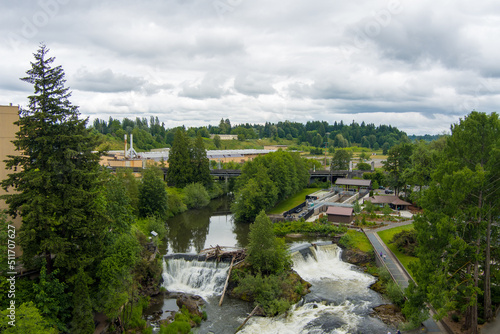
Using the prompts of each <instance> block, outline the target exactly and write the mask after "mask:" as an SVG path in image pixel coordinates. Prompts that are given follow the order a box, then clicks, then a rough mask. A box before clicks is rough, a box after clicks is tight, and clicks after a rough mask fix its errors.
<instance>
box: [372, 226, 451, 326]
mask: <svg viewBox="0 0 500 334" xmlns="http://www.w3.org/2000/svg"><path fill="white" fill-rule="evenodd" d="M412 223H413V221H412V220H409V221H405V222H401V223H391V224H390V225H386V226H383V227H380V228H377V229H372V230H365V233H366V236H367V237H368V239H369V240H370V242H371V244H372V246H373V248H374V249H375V254H376V256H378V257H380V254H381V253H382V254H386V255H387V257H386V258H385V259H382V261H383V262H384V264H385V266H386V268H387V270H388V271H389V272H390V274H391V276H392V277H393V278H394V280H395V281H396V283H397V284H398V285H399V286H400V287H401V289H403V290H404V289H405V288H406V287H407V286H408V281H409V280H410V279H411V277H410V276H409V274H408V273H407V272H406V270H405V269H404V268H403V267H402V266H401V264H400V262H399V261H398V260H397V259H396V256H395V255H394V254H393V253H392V252H391V250H390V249H389V248H388V247H387V245H386V244H385V243H384V242H383V241H382V239H380V237H379V236H378V234H377V232H378V231H383V230H387V229H391V228H394V227H397V226H403V225H409V224H412ZM423 325H424V326H425V328H426V330H427V333H446V330H445V329H444V328H442V327H441V325H440V324H438V323H436V322H435V321H434V320H433V319H432V318H429V319H427V320H425V321H424V322H423Z"/></svg>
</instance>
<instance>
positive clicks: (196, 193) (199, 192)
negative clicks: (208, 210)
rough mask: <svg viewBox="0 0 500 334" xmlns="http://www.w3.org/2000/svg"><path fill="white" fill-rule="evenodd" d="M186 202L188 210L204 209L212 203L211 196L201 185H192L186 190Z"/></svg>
mask: <svg viewBox="0 0 500 334" xmlns="http://www.w3.org/2000/svg"><path fill="white" fill-rule="evenodd" d="M184 196H185V198H184V202H185V203H186V205H187V206H188V208H202V207H204V206H207V205H208V203H210V195H209V194H208V192H207V190H206V189H205V187H204V186H203V184H201V183H191V184H188V185H187V186H186V187H185V188H184Z"/></svg>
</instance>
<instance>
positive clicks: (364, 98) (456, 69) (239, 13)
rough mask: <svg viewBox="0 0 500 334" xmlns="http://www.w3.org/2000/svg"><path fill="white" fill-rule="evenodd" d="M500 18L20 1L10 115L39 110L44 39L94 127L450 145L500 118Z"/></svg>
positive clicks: (433, 5)
mask: <svg viewBox="0 0 500 334" xmlns="http://www.w3.org/2000/svg"><path fill="white" fill-rule="evenodd" d="M48 3H50V4H52V7H50V6H49V7H47V6H46V5H45V4H48ZM220 3H222V4H225V7H224V8H225V9H226V10H225V11H221V9H220V8H217V7H216V6H215V5H216V4H220ZM499 12H500V4H499V3H498V2H497V1H493V0H484V1H482V2H481V4H479V3H478V2H477V1H472V0H461V1H457V2H454V3H453V4H451V3H448V2H445V3H440V2H435V1H431V0H421V1H408V0H390V1H388V0H360V1H351V2H345V1H344V2H338V1H327V0H321V1H314V2H306V1H299V0H290V1H288V2H287V3H286V4H284V3H282V2H269V1H263V0H254V1H247V0H242V1H227V0H220V1H219V0H217V1H215V2H214V1H204V0H183V1H181V0H167V1H149V2H147V5H145V4H144V2H141V1H139V0H124V1H120V2H119V3H118V2H110V1H104V2H103V1H98V0H89V1H67V0H44V1H41V2H36V3H34V2H32V1H27V0H19V1H9V2H6V3H5V4H4V6H3V8H2V11H1V12H0V36H2V37H0V41H1V42H2V43H3V44H2V45H3V46H4V47H3V48H1V49H0V58H1V59H2V60H3V62H2V64H0V73H2V80H1V83H0V103H2V104H6V103H9V102H13V103H14V104H26V96H27V95H28V94H30V92H31V91H32V89H31V88H30V87H29V85H26V84H24V83H22V82H21V81H19V78H20V77H22V76H23V75H24V74H25V71H26V70H27V69H28V68H29V62H30V61H32V60H33V58H32V53H33V52H35V51H36V49H37V48H38V45H39V43H40V42H41V41H43V42H45V43H46V44H47V46H48V47H49V48H50V49H51V53H50V55H51V56H54V57H56V62H55V64H54V65H62V66H63V68H64V69H65V71H66V74H67V79H68V81H67V84H68V86H69V87H70V88H71V89H74V92H73V93H74V94H73V96H72V102H73V103H74V104H75V105H79V106H80V111H81V113H82V114H83V115H84V116H85V115H91V116H92V117H101V118H104V119H107V117H108V116H110V115H112V116H113V117H117V116H118V117H132V118H134V117H135V115H143V116H148V115H150V114H151V115H157V116H158V117H159V118H160V120H161V121H164V122H165V124H166V125H167V126H178V125H182V124H185V125H186V126H199V125H206V122H207V120H209V121H210V123H212V124H217V123H218V122H219V120H220V119H221V118H230V119H231V121H232V122H234V123H246V122H252V123H254V122H261V123H262V122H266V121H273V122H277V121H283V120H285V119H289V120H293V121H299V122H306V121H308V120H315V119H321V120H326V121H329V122H333V121H340V120H341V119H343V120H344V121H345V122H349V123H350V122H351V121H352V119H355V120H357V121H363V120H365V121H366V122H375V123H385V124H391V125H393V126H397V127H401V128H402V130H404V131H407V132H409V133H413V132H419V133H422V131H431V130H433V129H435V130H434V131H432V132H433V133H436V132H441V131H442V130H443V129H444V130H447V129H449V124H446V123H447V122H452V121H453V120H456V119H457V117H459V116H462V117H463V116H464V115H465V114H466V113H468V112H469V111H470V110H471V109H472V108H476V109H477V110H481V111H486V112H490V111H494V110H497V106H498V103H499V102H500V94H499V93H498V92H499V88H500V64H499V63H498V59H499V57H500V49H498V47H497V45H498V43H497V41H496V36H498V35H499V34H500V23H499V22H500V20H498V14H496V13H499ZM101 93H105V94H101ZM2 101H4V102H2ZM419 125H421V130H419V127H418V126H419Z"/></svg>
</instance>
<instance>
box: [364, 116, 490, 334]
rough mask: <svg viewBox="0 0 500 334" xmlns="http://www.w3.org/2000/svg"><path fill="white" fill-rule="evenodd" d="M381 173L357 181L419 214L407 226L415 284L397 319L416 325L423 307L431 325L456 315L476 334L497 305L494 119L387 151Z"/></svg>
mask: <svg viewBox="0 0 500 334" xmlns="http://www.w3.org/2000/svg"><path fill="white" fill-rule="evenodd" d="M384 169H385V171H386V173H382V172H381V171H379V170H377V171H375V172H373V173H367V174H365V175H364V177H366V178H370V179H372V180H374V181H377V183H380V184H384V185H388V186H391V187H393V188H394V189H395V190H396V193H399V192H404V196H405V197H406V198H410V199H411V200H413V202H414V203H416V204H417V205H418V206H420V207H421V208H423V214H421V215H419V216H417V218H416V219H415V223H414V225H415V230H416V238H417V244H418V246H417V247H416V254H417V256H418V258H419V263H418V265H417V264H415V265H414V266H413V267H412V271H413V273H414V278H415V280H416V283H417V285H413V284H411V285H410V287H409V289H408V290H407V296H408V301H407V302H406V304H405V307H404V309H403V311H404V313H405V314H406V316H407V317H408V318H409V319H410V320H412V321H414V322H416V323H419V322H420V321H421V320H422V319H424V318H425V317H426V316H427V315H428V313H427V311H426V305H425V303H428V304H430V305H432V306H433V307H434V309H435V310H436V311H437V315H436V317H437V318H439V319H440V318H443V317H444V316H446V315H447V314H449V312H456V314H458V315H459V316H458V317H462V319H463V320H464V325H465V327H466V328H467V330H468V331H469V332H470V333H477V332H478V324H480V323H483V322H484V321H489V320H491V319H492V316H493V315H492V309H493V307H492V303H496V304H500V289H499V288H498V286H499V283H500V276H498V275H497V274H496V273H498V272H500V271H499V269H500V268H499V267H498V263H500V262H499V260H500V244H499V240H500V239H499V235H500V231H499V229H498V217H500V193H499V191H500V187H499V186H498V184H499V183H498V182H499V181H500V121H499V118H498V114H496V113H492V114H489V115H488V114H485V113H480V112H477V111H473V112H471V113H470V114H469V115H467V116H466V117H465V118H464V119H461V120H460V122H459V123H458V124H454V125H452V127H451V135H448V136H440V137H439V138H438V139H437V140H434V141H431V142H426V141H424V140H420V141H418V142H415V143H407V142H405V143H400V144H398V145H395V146H393V147H392V148H390V149H389V151H388V158H387V161H385V163H384ZM400 195H402V194H401V193H400Z"/></svg>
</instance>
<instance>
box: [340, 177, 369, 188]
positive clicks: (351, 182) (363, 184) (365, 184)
mask: <svg viewBox="0 0 500 334" xmlns="http://www.w3.org/2000/svg"><path fill="white" fill-rule="evenodd" d="M335 184H336V185H340V186H359V187H369V186H370V185H371V184H372V180H357V179H337V181H335Z"/></svg>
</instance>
